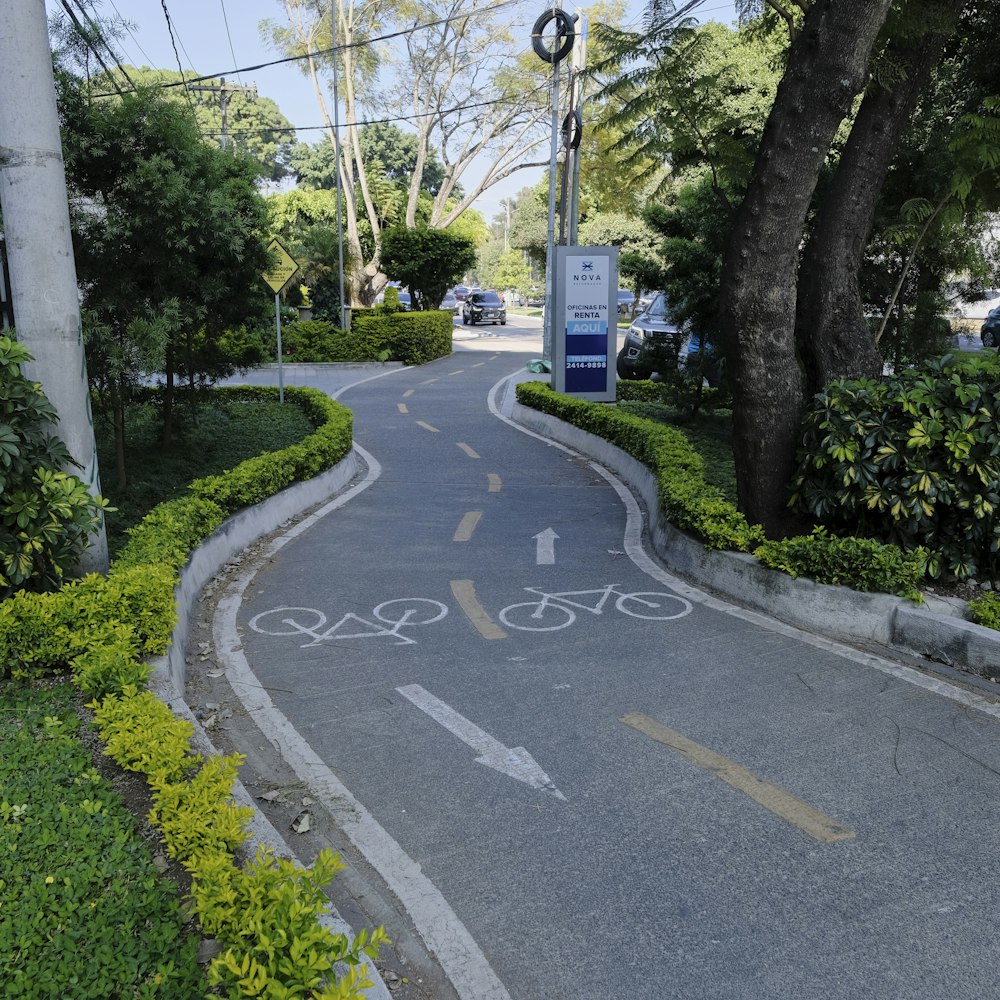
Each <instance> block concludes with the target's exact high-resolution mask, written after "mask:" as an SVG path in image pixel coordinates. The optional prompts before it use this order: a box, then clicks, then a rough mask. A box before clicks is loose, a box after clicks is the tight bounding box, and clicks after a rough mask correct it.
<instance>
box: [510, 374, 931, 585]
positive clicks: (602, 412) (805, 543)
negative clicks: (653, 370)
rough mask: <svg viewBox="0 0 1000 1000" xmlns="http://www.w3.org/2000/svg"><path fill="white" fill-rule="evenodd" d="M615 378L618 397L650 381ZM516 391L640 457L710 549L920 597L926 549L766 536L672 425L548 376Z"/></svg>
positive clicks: (669, 511)
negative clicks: (566, 391) (709, 476)
mask: <svg viewBox="0 0 1000 1000" xmlns="http://www.w3.org/2000/svg"><path fill="white" fill-rule="evenodd" d="M618 386H619V392H620V393H621V394H622V398H623V399H624V398H630V399H648V398H649V396H648V395H647V394H649V393H652V392H653V391H654V389H653V388H650V387H655V383H651V382H649V383H647V382H631V383H630V382H619V383H618ZM655 388H656V391H657V392H658V391H659V390H658V387H655ZM653 398H658V397H657V396H654V397H653ZM517 399H518V402H520V403H522V404H523V405H525V406H530V407H532V408H533V409H536V410H540V411H541V412H543V413H549V414H551V415H552V416H554V417H558V418H559V419H560V420H565V421H566V422H567V423H570V424H573V425H574V426H576V427H580V428H582V429H583V430H586V431H589V432H590V433H591V434H596V435H597V436H598V437H602V438H604V439H605V440H607V441H610V442H611V443H612V444H614V445H617V446H618V447H619V448H621V449H622V450H623V451H625V452H628V454H630V455H631V456H632V457H633V458H636V459H638V460H639V461H640V462H642V463H643V465H645V466H647V467H648V468H649V469H650V471H651V472H652V473H653V474H654V475H655V476H656V480H657V485H658V488H659V497H660V509H661V510H662V512H663V514H664V516H665V517H666V518H667V519H668V520H669V521H670V522H671V523H672V524H674V525H676V526H677V527H678V528H681V529H683V530H685V531H689V532H691V533H692V534H693V535H695V536H696V537H697V538H699V539H700V540H701V541H702V542H703V543H704V545H705V547H706V548H708V549H730V550H734V551H737V552H750V553H752V554H753V555H755V556H757V557H758V558H759V559H760V560H761V562H762V563H763V564H764V565H767V566H770V567H772V568H774V569H780V570H783V571H784V572H787V573H790V574H791V575H793V576H808V577H810V578H812V579H814V580H816V581H817V582H819V583H828V584H843V585H845V586H849V587H852V588H854V589H855V590H863V591H884V592H887V593H893V594H899V595H900V596H904V597H908V598H910V599H911V600H914V601H918V602H919V601H922V600H923V597H922V596H921V594H920V592H919V591H918V590H917V585H918V583H919V581H920V580H921V579H922V578H923V575H924V570H925V554H924V553H911V554H907V555H904V554H903V553H902V551H901V550H900V549H899V548H898V547H897V546H895V545H883V544H882V543H880V542H875V541H871V540H870V539H857V538H838V537H834V536H829V535H827V534H826V533H825V532H823V531H822V529H820V530H819V531H817V532H814V533H813V534H812V535H809V536H804V537H797V538H785V539H782V540H780V541H775V540H771V541H767V542H766V544H765V537H764V529H763V528H762V527H761V526H760V525H758V524H748V523H747V520H746V518H745V517H744V516H743V515H742V514H741V513H740V512H739V511H738V510H737V509H736V507H735V506H734V505H733V504H732V503H730V502H729V501H728V500H726V499H725V497H724V496H723V494H722V492H721V491H720V490H719V489H717V488H716V487H714V486H711V485H709V484H708V483H706V482H705V479H704V476H703V475H702V468H703V465H702V460H701V457H700V456H699V455H698V454H697V452H696V451H695V450H694V448H692V446H691V445H690V443H689V442H688V440H687V438H686V437H685V436H684V434H683V433H682V432H681V431H679V430H677V428H674V427H667V426H665V425H663V424H658V423H655V422H654V421H652V420H647V419H645V418H643V417H638V416H635V415H634V414H629V413H623V412H620V411H618V410H617V409H616V408H615V407H613V406H606V405H605V404H603V403H591V402H588V401H586V400H581V399H575V398H572V397H570V396H563V395H560V394H558V393H556V392H554V391H553V390H552V388H551V387H550V386H549V384H548V383H546V382H522V383H521V384H520V385H518V387H517Z"/></svg>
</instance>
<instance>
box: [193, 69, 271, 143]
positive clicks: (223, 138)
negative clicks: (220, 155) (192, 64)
mask: <svg viewBox="0 0 1000 1000" xmlns="http://www.w3.org/2000/svg"><path fill="white" fill-rule="evenodd" d="M187 89H188V90H204V91H207V92H208V93H210V94H218V95H219V109H220V111H221V112H222V134H221V135H220V136H219V145H220V146H221V147H222V148H223V149H228V148H229V127H228V124H227V117H226V110H227V108H228V107H229V100H230V98H231V97H232V96H233V94H247V95H249V96H250V97H256V96H257V85H256V84H255V83H251V84H249V85H244V84H242V83H226V78H225V77H224V76H220V77H219V82H218V83H217V84H210V83H199V84H191V85H190V86H189V87H188V88H187Z"/></svg>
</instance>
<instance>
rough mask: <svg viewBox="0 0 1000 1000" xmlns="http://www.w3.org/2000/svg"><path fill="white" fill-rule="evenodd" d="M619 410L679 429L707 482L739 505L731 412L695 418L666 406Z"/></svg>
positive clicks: (645, 405)
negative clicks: (702, 470) (699, 456)
mask: <svg viewBox="0 0 1000 1000" xmlns="http://www.w3.org/2000/svg"><path fill="white" fill-rule="evenodd" d="M618 409H620V410H621V411H622V412H624V413H632V414H634V415H635V416H637V417H644V418H645V419H646V420H653V421H655V422H656V423H659V424H667V425H668V426H670V427H676V428H677V430H679V431H681V433H683V435H684V436H685V437H686V438H687V439H688V441H690V442H691V447H692V448H694V450H695V451H697V452H698V454H699V455H701V457H702V461H703V462H704V463H705V469H704V476H705V482H706V483H709V484H710V485H712V486H715V487H717V488H718V489H720V490H721V491H722V492H723V494H724V495H725V497H726V499H727V500H729V501H730V503H736V464H735V463H734V461H733V440H732V436H733V415H732V413H731V412H730V411H729V410H713V411H711V412H705V411H702V412H699V413H698V414H697V415H696V416H693V417H692V416H691V415H690V414H688V413H685V412H683V411H681V410H678V409H677V408H676V407H673V406H668V405H666V404H664V403H640V402H634V401H629V402H624V401H623V402H620V403H619V404H618Z"/></svg>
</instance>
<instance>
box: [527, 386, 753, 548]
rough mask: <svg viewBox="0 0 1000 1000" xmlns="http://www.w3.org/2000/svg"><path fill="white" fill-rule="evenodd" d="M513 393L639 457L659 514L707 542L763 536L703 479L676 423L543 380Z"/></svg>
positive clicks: (744, 543)
mask: <svg viewBox="0 0 1000 1000" xmlns="http://www.w3.org/2000/svg"><path fill="white" fill-rule="evenodd" d="M637 384H639V385H641V383H637ZM653 384H654V383H649V385H653ZM517 399H518V402H520V403H523V404H524V405H525V406H530V407H532V408H533V409H536V410H541V411H542V412H543V413H550V414H551V415H552V416H554V417H558V418H559V419H560V420H565V421H566V422H567V423H570V424H573V425H575V426H576V427H581V428H582V429H583V430H586V431H589V432H590V433H591V434H596V435H597V436H598V437H602V438H604V439H605V440H608V441H610V442H611V443H612V444H615V445H617V446H618V447H619V448H621V449H622V451H626V452H628V454H630V455H631V456H632V457H633V458H636V459H638V460H639V461H640V462H642V464H643V465H645V466H647V467H648V468H649V469H650V470H651V471H652V472H653V474H654V475H655V476H656V480H657V484H658V486H659V491H660V508H661V510H662V511H663V513H664V515H665V516H666V517H667V519H668V520H669V521H670V522H671V523H672V524H675V525H677V527H678V528H682V529H684V530H686V531H690V532H692V533H694V534H695V535H697V536H698V537H699V538H700V539H701V540H702V541H703V542H704V543H705V546H706V548H709V549H735V550H736V551H737V552H752V551H753V550H754V549H755V548H756V547H757V545H759V544H760V543H761V542H762V541H763V540H764V529H763V528H761V527H760V525H756V524H754V525H751V524H748V523H747V519H746V518H745V517H744V516H743V515H742V514H741V513H740V512H739V511H738V510H737V509H736V507H735V506H734V505H733V504H732V503H730V502H729V501H728V500H727V499H726V498H725V496H724V495H723V493H722V491H721V490H719V489H717V488H716V487H715V486H710V485H709V484H708V483H706V482H705V477H704V476H703V474H702V469H703V463H702V460H701V456H700V455H699V454H698V453H697V452H696V451H695V450H694V448H692V447H691V445H690V443H689V442H688V439H687V438H686V437H685V436H684V435H683V434H682V433H681V432H680V431H679V430H677V429H676V428H675V427H667V426H665V425H663V424H656V423H653V421H651V420H645V419H643V418H642V417H636V416H633V415H632V414H629V413H621V412H619V411H618V410H616V409H615V408H614V407H610V406H604V405H603V404H601V403H591V402H587V401H586V400H582V399H574V398H573V397H570V396H563V395H560V394H559V393H557V392H554V391H553V390H552V389H551V388H550V386H549V385H548V383H546V382H522V383H521V384H520V385H519V386H518V387H517Z"/></svg>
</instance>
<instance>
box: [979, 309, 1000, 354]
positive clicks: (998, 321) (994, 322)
mask: <svg viewBox="0 0 1000 1000" xmlns="http://www.w3.org/2000/svg"><path fill="white" fill-rule="evenodd" d="M979 336H980V337H982V338H983V347H1000V306H997V307H996V308H995V309H991V310H990V311H989V313H988V314H987V316H986V322H985V323H984V324H983V327H982V329H981V330H980V331H979Z"/></svg>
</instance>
